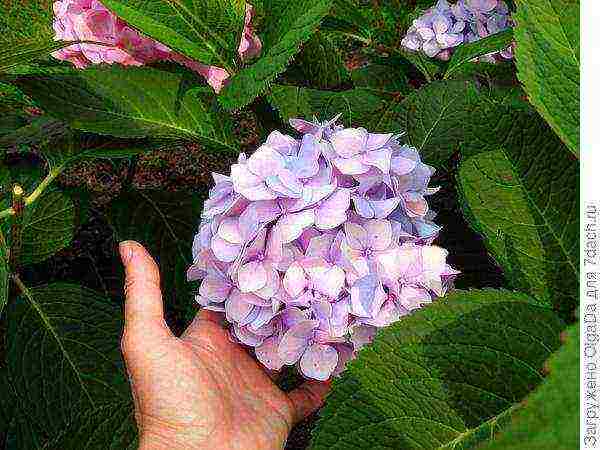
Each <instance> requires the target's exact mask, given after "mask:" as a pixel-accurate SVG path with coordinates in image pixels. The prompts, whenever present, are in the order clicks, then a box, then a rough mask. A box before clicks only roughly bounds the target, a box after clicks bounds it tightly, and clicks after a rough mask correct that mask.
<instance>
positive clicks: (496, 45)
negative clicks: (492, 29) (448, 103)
mask: <svg viewBox="0 0 600 450" xmlns="http://www.w3.org/2000/svg"><path fill="white" fill-rule="evenodd" d="M512 41H513V31H512V29H508V30H505V31H501V32H500V33H496V34H492V35H491V36H487V37H485V38H483V39H480V40H479V41H476V42H471V43H469V44H463V45H459V46H458V47H457V48H456V49H455V51H454V54H453V55H452V59H451V60H450V62H449V63H448V67H447V68H446V73H445V74H444V78H446V79H447V78H451V76H452V75H454V74H455V73H456V72H458V71H460V70H461V68H462V67H463V66H464V65H465V64H467V63H468V62H469V61H472V60H473V59H474V58H477V57H478V56H482V55H486V54H488V53H494V52H499V51H501V50H504V49H505V48H506V47H508V46H510V45H511V43H512Z"/></svg>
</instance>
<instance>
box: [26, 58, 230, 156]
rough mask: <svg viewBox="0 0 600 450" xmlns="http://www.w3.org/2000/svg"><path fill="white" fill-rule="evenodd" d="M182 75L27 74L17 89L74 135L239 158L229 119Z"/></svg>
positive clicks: (119, 71) (138, 71)
mask: <svg viewBox="0 0 600 450" xmlns="http://www.w3.org/2000/svg"><path fill="white" fill-rule="evenodd" d="M188 81H190V80H187V79H186V78H185V75H182V74H177V73H171V72H167V71H163V70H158V69H152V68H148V67H144V68H139V67H138V68H122V67H98V68H90V69H87V70H84V71H76V70H72V71H69V72H66V73H64V74H55V75H35V74H28V75H24V76H20V77H18V78H17V80H16V83H17V85H18V86H19V87H21V88H22V89H23V91H24V92H26V93H27V94H28V95H30V96H31V97H32V98H33V99H35V101H37V102H38V103H39V104H40V106H41V107H42V108H44V109H45V110H46V111H47V112H48V113H50V114H51V115H53V116H55V117H57V118H60V119H63V120H65V121H67V122H68V123H69V125H70V126H72V127H73V128H75V129H79V130H82V131H90V132H93V133H98V134H106V135H112V136H117V137H124V138H139V137H146V136H151V137H160V138H169V139H188V140H195V141H198V142H201V143H203V144H205V145H206V147H207V149H208V150H215V149H216V150H224V151H230V152H237V145H236V143H235V139H234V137H233V134H232V124H231V121H230V118H229V117H228V116H227V115H226V114H224V113H223V112H221V111H219V108H218V105H217V104H216V100H215V97H214V94H212V93H211V92H209V91H208V88H206V89H201V88H192V89H188V90H185V89H186V87H188V86H187V82H188Z"/></svg>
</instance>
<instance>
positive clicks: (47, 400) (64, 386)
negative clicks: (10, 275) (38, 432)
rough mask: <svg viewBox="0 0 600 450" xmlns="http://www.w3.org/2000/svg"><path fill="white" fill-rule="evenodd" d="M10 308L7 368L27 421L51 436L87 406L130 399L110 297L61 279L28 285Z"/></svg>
mask: <svg viewBox="0 0 600 450" xmlns="http://www.w3.org/2000/svg"><path fill="white" fill-rule="evenodd" d="M19 287H20V289H21V291H24V294H23V295H21V296H20V297H19V298H18V299H17V301H15V302H13V303H11V305H10V307H9V309H8V311H9V313H8V351H7V354H8V356H7V358H8V369H9V374H10V377H11V379H12V380H13V383H14V387H15V391H16V393H17V395H18V397H19V398H20V399H21V403H22V404H21V407H22V409H23V411H24V412H25V413H26V414H27V416H28V417H29V420H31V421H32V422H34V423H36V424H38V425H39V426H40V427H41V429H43V430H44V431H46V432H47V433H48V434H49V435H50V436H56V435H57V434H58V433H59V432H61V431H63V430H64V429H65V427H66V426H67V424H69V423H70V422H71V421H72V420H73V419H76V418H77V417H78V416H80V415H82V414H85V413H86V411H90V410H93V409H95V408H97V407H99V406H102V405H110V404H114V403H117V402H129V401H130V392H129V385H128V383H127V379H126V377H125V374H124V364H123V361H122V359H121V354H120V346H119V341H120V337H121V330H122V320H121V317H122V314H121V312H120V310H119V307H117V305H116V304H114V303H113V302H112V301H111V300H109V299H107V298H104V297H101V296H100V295H98V294H97V293H96V292H94V291H91V290H89V289H86V288H83V287H80V286H76V285H72V284H65V283H56V284H51V285H47V286H41V287H36V288H33V289H27V288H25V287H24V286H19Z"/></svg>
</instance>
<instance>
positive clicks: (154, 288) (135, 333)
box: [119, 241, 171, 347]
mask: <svg viewBox="0 0 600 450" xmlns="http://www.w3.org/2000/svg"><path fill="white" fill-rule="evenodd" d="M119 253H120V254H121V260H122V261H123V266H124V267H125V334H126V335H128V336H129V337H131V338H132V339H134V340H135V341H136V347H138V346H141V347H144V344H146V343H147V344H148V345H152V341H153V339H154V338H163V337H165V336H169V335H171V331H170V330H169V327H168V326H167V324H166V322H165V319H164V311H163V301H162V294H161V292H160V273H159V271H158V266H157V265H156V263H155V262H154V260H153V259H152V257H151V256H150V254H149V253H148V252H147V251H146V249H145V248H144V247H143V246H142V245H140V244H138V243H137V242H134V241H124V242H121V243H120V244H119Z"/></svg>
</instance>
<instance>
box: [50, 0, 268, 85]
mask: <svg viewBox="0 0 600 450" xmlns="http://www.w3.org/2000/svg"><path fill="white" fill-rule="evenodd" d="M53 8H54V23H53V27H54V32H55V36H54V38H55V39H56V40H63V41H93V42H98V43H101V44H104V45H98V44H89V43H85V44H74V45H71V46H69V47H65V48H63V49H60V50H57V51H55V52H54V53H52V56H54V57H55V58H57V59H60V60H64V61H70V62H71V63H73V65H74V66H75V67H77V68H79V69H84V68H86V67H88V66H90V65H92V64H101V63H104V64H115V63H116V64H121V65H124V66H142V65H144V64H149V63H152V62H156V61H164V60H171V61H176V62H178V63H180V64H183V65H185V66H186V67H188V68H190V69H191V70H194V71H196V72H198V73H199V74H200V75H201V76H203V77H204V78H206V81H207V82H208V84H209V85H210V86H211V87H212V88H213V89H214V90H215V91H216V92H219V91H220V90H221V89H222V88H223V86H224V85H225V83H226V81H227V79H228V78H229V73H228V72H227V71H226V70H225V69H222V68H220V67H215V66H209V65H206V64H202V63H199V62H197V61H194V60H192V59H190V58H187V57H185V56H183V55H181V54H179V53H177V52H174V51H172V50H171V49H170V48H168V47H166V46H165V45H163V44H161V43H160V42H157V41H155V40H154V39H151V38H147V37H144V36H142V35H140V34H139V33H138V32H137V31H136V30H135V29H133V28H131V27H129V26H128V25H127V23H125V22H124V21H123V20H121V19H120V18H119V17H117V16H116V15H115V14H113V13H112V12H111V11H109V10H108V9H107V8H106V7H105V6H104V5H102V3H101V2H99V1H97V0H59V1H56V2H54V5H53ZM252 16H253V8H252V6H250V5H247V7H246V17H245V27H244V31H243V34H242V39H241V42H240V45H239V48H238V53H239V54H240V57H241V58H242V59H243V60H246V59H250V58H253V57H255V56H257V55H259V54H260V51H261V48H262V44H261V42H260V39H259V38H258V37H257V36H256V35H255V34H254V29H253V27H252Z"/></svg>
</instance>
